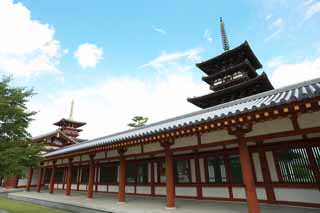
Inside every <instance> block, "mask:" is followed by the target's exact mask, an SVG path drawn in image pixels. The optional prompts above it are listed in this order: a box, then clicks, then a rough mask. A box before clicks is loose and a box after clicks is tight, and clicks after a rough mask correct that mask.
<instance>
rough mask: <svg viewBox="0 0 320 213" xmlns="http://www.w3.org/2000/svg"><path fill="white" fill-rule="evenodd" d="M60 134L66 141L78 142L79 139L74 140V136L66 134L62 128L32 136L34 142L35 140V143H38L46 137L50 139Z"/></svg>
mask: <svg viewBox="0 0 320 213" xmlns="http://www.w3.org/2000/svg"><path fill="white" fill-rule="evenodd" d="M58 135H59V137H60V138H62V139H63V140H65V141H70V142H71V143H72V144H77V143H78V141H76V140H74V139H73V138H71V137H69V136H67V135H66V134H64V133H63V132H62V131H61V130H59V129H58V130H55V131H53V132H48V133H46V134H43V135H38V136H35V137H32V138H31V140H32V142H35V143H38V142H42V141H43V140H44V139H48V138H49V139H50V138H52V137H57V138H58Z"/></svg>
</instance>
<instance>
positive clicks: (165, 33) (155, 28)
mask: <svg viewBox="0 0 320 213" xmlns="http://www.w3.org/2000/svg"><path fill="white" fill-rule="evenodd" d="M152 29H153V30H154V31H156V32H158V33H160V34H162V35H167V31H165V30H164V29H162V28H159V27H152Z"/></svg>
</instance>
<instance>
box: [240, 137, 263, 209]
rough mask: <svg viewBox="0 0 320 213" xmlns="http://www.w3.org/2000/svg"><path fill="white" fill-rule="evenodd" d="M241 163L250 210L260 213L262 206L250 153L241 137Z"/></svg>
mask: <svg viewBox="0 0 320 213" xmlns="http://www.w3.org/2000/svg"><path fill="white" fill-rule="evenodd" d="M239 153H240V163H241V170H242V177H243V182H244V185H245V190H246V197H247V204H248V212H249V213H259V212H260V207H259V202H258V199H257V192H256V186H255V181H254V176H253V171H252V165H251V159H250V153H249V150H248V147H247V145H246V142H245V141H244V140H242V138H240V142H239Z"/></svg>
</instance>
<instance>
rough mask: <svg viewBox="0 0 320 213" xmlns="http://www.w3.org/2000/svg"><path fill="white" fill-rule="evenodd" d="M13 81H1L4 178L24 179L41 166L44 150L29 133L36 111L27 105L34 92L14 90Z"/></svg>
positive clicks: (0, 168) (0, 159)
mask: <svg viewBox="0 0 320 213" xmlns="http://www.w3.org/2000/svg"><path fill="white" fill-rule="evenodd" d="M10 81H11V78H8V77H4V78H2V79H1V80H0V176H12V175H20V176H21V175H23V174H24V173H25V170H26V169H27V168H28V167H30V166H35V165H37V164H38V162H39V160H40V157H39V156H38V154H39V152H40V150H41V149H42V147H41V145H40V144H34V143H32V142H31V140H30V137H31V136H30V134H29V133H28V131H27V128H28V126H29V123H30V121H31V120H32V116H33V115H34V114H35V112H30V111H28V109H27V106H26V104H27V102H28V100H29V98H30V97H31V96H32V95H33V94H34V93H33V91H32V90H29V89H26V88H24V87H12V86H10Z"/></svg>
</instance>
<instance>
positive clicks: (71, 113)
mask: <svg viewBox="0 0 320 213" xmlns="http://www.w3.org/2000/svg"><path fill="white" fill-rule="evenodd" d="M73 105H74V101H73V99H72V101H71V107H70V114H69V119H70V120H73V119H72V118H73Z"/></svg>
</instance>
